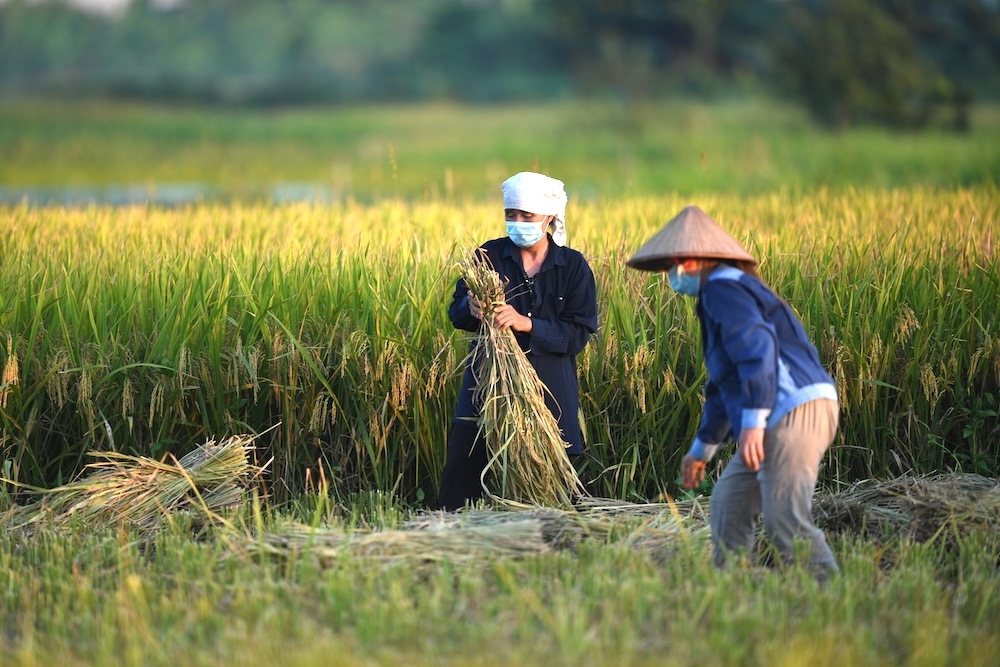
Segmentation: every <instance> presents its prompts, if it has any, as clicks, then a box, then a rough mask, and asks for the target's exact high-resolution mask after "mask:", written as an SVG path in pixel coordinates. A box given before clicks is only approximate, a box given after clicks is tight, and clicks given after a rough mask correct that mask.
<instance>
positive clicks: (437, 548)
mask: <svg viewBox="0 0 1000 667" xmlns="http://www.w3.org/2000/svg"><path fill="white" fill-rule="evenodd" d="M612 504H613V505H614V507H615V510H614V512H606V511H596V512H591V511H589V510H584V511H577V510H562V509H558V508H554V507H532V508H527V509H520V508H517V507H511V508H510V509H503V508H500V509H476V510H474V509H468V510H464V511H462V512H427V513H418V514H415V515H414V516H412V517H411V518H410V519H408V520H407V521H405V522H404V523H403V525H402V526H400V528H399V529H398V530H353V531H348V530H346V529H343V528H337V527H332V526H327V525H321V526H313V527H311V526H307V525H304V524H301V523H285V524H282V525H279V526H278V527H276V528H274V529H272V530H268V531H266V532H264V533H262V534H259V535H257V536H251V535H246V536H244V537H243V538H242V539H238V540H237V539H233V540H230V545H231V549H232V551H231V553H232V554H233V555H234V556H244V555H253V556H268V557H274V558H289V559H295V558H300V557H307V558H313V559H315V560H317V561H318V562H320V563H321V564H325V565H329V564H332V563H333V562H334V561H336V560H337V559H340V558H344V557H350V556H353V557H360V558H366V559H371V560H373V561H378V562H401V561H410V562H412V561H419V562H429V561H452V562H455V561H468V560H476V561H478V560H483V559H488V558H522V557H525V556H532V555H536V554H541V553H547V552H550V551H555V550H571V551H575V550H576V548H577V547H578V545H580V544H581V543H582V542H585V541H589V542H595V543H599V544H608V545H611V544H620V545H621V546H623V547H625V548H628V549H632V550H635V551H637V552H644V553H647V554H649V555H650V556H651V557H653V558H656V559H666V558H668V557H670V555H672V554H673V553H674V552H675V550H676V549H677V548H678V547H680V546H681V545H690V544H692V541H693V540H695V539H696V538H697V539H698V540H700V541H699V542H696V543H700V544H705V545H707V544H708V539H707V535H708V524H707V522H706V521H705V520H704V518H703V516H702V512H701V511H700V509H699V508H698V507H697V506H690V507H684V506H678V505H673V504H669V505H668V504H660V505H658V506H657V505H652V504H651V505H642V506H639V505H631V504H629V503H623V502H613V501H607V503H606V505H605V506H604V509H608V508H610V507H611V506H612ZM633 510H635V511H633Z"/></svg>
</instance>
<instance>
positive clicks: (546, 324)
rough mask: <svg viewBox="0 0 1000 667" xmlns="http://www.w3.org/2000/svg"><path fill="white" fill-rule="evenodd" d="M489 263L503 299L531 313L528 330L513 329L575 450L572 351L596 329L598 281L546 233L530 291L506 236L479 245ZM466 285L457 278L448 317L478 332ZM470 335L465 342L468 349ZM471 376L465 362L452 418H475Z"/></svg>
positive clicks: (575, 386) (517, 254)
mask: <svg viewBox="0 0 1000 667" xmlns="http://www.w3.org/2000/svg"><path fill="white" fill-rule="evenodd" d="M480 247H481V248H482V250H484V251H485V252H486V255H487V256H488V257H489V259H490V262H491V263H492V264H493V268H495V269H496V271H497V273H499V274H500V276H501V278H503V279H506V281H507V283H506V284H507V286H506V288H505V290H504V291H505V293H506V300H507V303H509V304H511V305H512V306H514V309H515V310H516V311H517V312H519V313H520V314H522V315H527V316H528V317H530V318H531V331H530V332H529V333H520V332H514V337H515V338H516V339H517V342H518V344H519V345H520V346H521V349H522V350H524V352H525V354H526V355H527V358H528V361H529V362H530V363H531V365H532V366H533V367H534V369H535V371H536V372H537V373H538V378H539V379H540V380H541V381H542V383H544V384H545V386H546V387H547V388H548V392H547V394H546V396H545V403H546V405H548V407H549V409H550V410H551V411H552V414H553V415H555V417H556V419H557V420H558V422H559V428H560V429H561V431H562V436H563V439H564V440H565V441H566V442H567V443H569V448H568V449H567V452H568V453H570V454H579V453H581V451H582V450H583V438H582V436H581V433H580V422H579V419H578V413H579V404H580V395H579V394H580V389H579V383H578V380H577V376H576V355H577V354H579V353H580V352H581V351H582V350H583V348H584V346H586V344H587V341H589V340H590V336H591V335H592V334H593V333H594V332H595V331H597V286H596V284H595V281H594V274H593V272H592V271H591V270H590V265H588V264H587V260H586V259H585V258H584V256H583V255H582V254H581V253H580V252H578V251H576V250H573V249H571V248H566V247H563V246H559V245H556V244H555V243H554V242H553V241H552V237H551V236H550V237H549V251H548V254H547V255H546V256H545V260H544V261H543V262H542V267H541V269H540V270H539V271H538V273H537V274H535V279H534V290H532V289H531V288H530V287H529V285H528V284H527V282H526V276H525V274H524V265H523V264H522V262H521V253H520V252H519V250H518V247H517V246H516V245H514V242H513V241H511V240H510V239H509V238H508V237H506V236H505V237H503V238H499V239H494V240H492V241H487V242H486V243H484V244H482V246H480ZM468 289H469V288H468V286H467V285H466V283H465V280H464V279H462V278H459V280H458V282H457V283H456V284H455V293H454V295H453V296H452V301H451V305H450V306H449V307H448V316H449V317H450V318H451V322H452V324H454V325H455V328H457V329H464V330H465V331H478V330H479V327H480V326H482V322H481V321H480V320H478V319H476V318H475V317H473V316H472V314H471V313H470V312H469V297H468V294H467V292H468ZM473 345H475V340H473V341H472V343H470V346H469V351H470V352H471V351H472V346H473ZM475 386H476V383H475V380H474V378H473V375H472V369H471V367H469V366H468V365H466V369H465V375H464V376H463V378H462V389H461V391H460V392H459V396H458V406H457V407H456V409H455V420H464V419H468V418H478V416H479V409H478V407H477V406H476V405H474V402H473V392H474V390H475Z"/></svg>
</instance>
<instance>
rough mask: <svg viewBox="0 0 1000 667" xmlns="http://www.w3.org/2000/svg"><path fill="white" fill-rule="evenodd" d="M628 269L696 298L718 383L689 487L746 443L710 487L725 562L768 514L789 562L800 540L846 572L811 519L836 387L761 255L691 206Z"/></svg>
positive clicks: (718, 558) (712, 381)
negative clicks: (724, 448)
mask: <svg viewBox="0 0 1000 667" xmlns="http://www.w3.org/2000/svg"><path fill="white" fill-rule="evenodd" d="M627 263H628V265H629V266H631V267H633V268H636V269H640V270H643V271H665V272H666V274H667V277H668V279H669V280H670V286H671V287H672V288H673V289H674V290H675V291H676V292H678V293H679V294H683V295H686V296H691V297H696V298H697V299H698V304H697V308H696V312H697V315H698V320H699V322H700V324H701V341H702V350H703V354H704V356H705V364H706V366H707V369H708V382H707V383H706V384H705V403H704V408H703V413H702V417H701V422H700V425H699V427H698V432H697V436H696V437H695V439H694V442H693V443H692V444H691V448H690V450H689V451H688V453H687V454H686V455H685V456H684V459H683V463H682V468H683V478H684V487H685V488H687V489H691V488H693V487H696V486H698V485H700V484H701V482H702V481H703V480H704V479H705V465H706V463H707V462H708V461H709V460H710V459H711V458H712V456H713V455H714V454H715V452H716V451H717V450H718V449H719V447H720V446H721V445H722V444H723V443H724V442H725V441H726V440H727V439H729V438H732V439H734V440H736V441H737V443H738V450H737V455H736V456H734V457H733V458H732V459H731V460H730V461H729V463H728V465H727V466H726V468H725V470H724V471H723V473H722V476H721V477H720V478H719V480H718V482H716V484H715V487H714V488H713V490H712V498H711V505H710V507H711V510H710V521H711V527H712V542H713V544H714V547H715V562H716V564H717V565H719V566H722V565H723V564H724V563H725V561H726V559H727V558H729V557H731V556H732V555H734V554H737V553H740V552H743V553H749V552H750V550H751V546H752V544H753V535H754V524H755V523H756V520H757V517H758V516H759V515H761V514H763V517H764V529H765V533H766V534H767V536H768V537H769V539H771V540H772V542H773V543H774V545H775V546H776V547H777V550H778V553H779V554H780V556H781V558H782V559H783V560H784V561H785V562H786V563H789V562H791V560H792V558H793V556H794V554H795V549H794V541H795V540H796V539H805V540H807V541H809V542H810V543H811V547H812V550H811V556H810V567H811V569H812V571H813V573H814V574H815V576H817V577H818V578H820V579H825V578H826V577H828V576H829V575H831V574H833V573H835V572H838V571H839V570H838V567H837V563H836V560H835V559H834V556H833V553H832V552H831V551H830V547H829V545H828V544H827V541H826V538H825V536H824V535H823V532H822V531H820V530H819V529H818V528H816V526H815V524H814V523H813V519H812V498H813V494H814V492H815V490H816V479H817V475H818V469H819V463H820V461H821V459H822V458H823V455H824V454H825V453H826V450H827V449H828V448H829V447H830V444H831V443H832V442H833V438H834V434H835V433H836V431H837V426H838V419H839V408H838V403H837V391H836V387H835V385H834V382H833V379H832V378H831V377H830V375H829V374H828V373H827V372H826V370H825V369H824V368H823V365H822V364H821V363H820V359H819V354H818V353H817V351H816V348H815V347H814V346H813V344H812V343H811V342H810V341H809V339H808V337H807V335H806V332H805V330H804V329H803V327H802V324H801V323H800V322H799V321H798V319H797V318H796V317H795V314H794V313H793V312H792V309H791V308H790V307H789V306H788V304H787V303H785V301H784V300H782V299H781V298H780V297H778V296H777V295H775V294H774V292H772V291H771V289H770V288H768V286H767V285H765V284H764V283H763V282H762V281H761V279H760V277H759V276H758V274H757V269H756V266H757V262H756V260H755V259H754V258H753V256H752V255H751V254H750V253H749V252H747V251H746V249H744V248H743V246H742V245H740V243H739V242H738V241H737V240H736V239H734V238H733V237H732V236H730V235H729V234H727V233H726V232H725V231H724V230H723V229H722V227H720V226H719V225H718V224H717V223H716V222H715V221H714V220H712V219H711V218H710V217H709V216H708V215H707V214H706V213H705V212H704V211H702V210H701V209H700V208H698V207H697V206H688V207H686V208H685V209H684V210H682V211H681V212H680V214H678V215H677V217H675V218H674V219H673V220H671V221H670V222H669V223H667V225H666V226H665V227H664V228H663V229H661V230H660V231H659V232H658V233H657V234H656V235H655V236H653V237H652V238H651V239H650V240H649V241H647V242H646V243H645V244H644V245H643V246H642V247H641V248H639V250H638V251H637V252H636V253H635V255H634V256H633V257H632V258H631V259H629V260H628V262H627Z"/></svg>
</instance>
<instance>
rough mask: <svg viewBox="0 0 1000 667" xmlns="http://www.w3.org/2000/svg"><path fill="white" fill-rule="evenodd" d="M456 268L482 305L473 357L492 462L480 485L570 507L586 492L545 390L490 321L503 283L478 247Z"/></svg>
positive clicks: (528, 501) (498, 495) (509, 334)
mask: <svg viewBox="0 0 1000 667" xmlns="http://www.w3.org/2000/svg"><path fill="white" fill-rule="evenodd" d="M459 267H460V269H461V271H462V273H463V276H464V278H465V282H466V283H467V284H468V286H469V289H471V290H472V292H473V293H474V294H475V295H476V298H477V299H479V301H480V303H482V304H483V326H482V327H480V329H479V333H478V340H477V341H476V345H475V346H474V348H473V352H472V359H471V363H472V370H473V373H474V375H475V378H476V389H475V402H476V404H477V405H479V406H481V412H480V417H479V428H480V431H481V432H482V433H483V436H484V440H485V442H486V451H487V454H488V461H489V463H488V465H487V466H486V470H485V471H484V472H483V478H482V482H483V488H484V489H485V490H486V492H487V493H488V494H489V495H490V497H491V498H493V499H494V500H496V501H499V502H502V503H508V504H520V505H527V506H539V505H541V506H561V507H569V506H570V505H571V504H572V500H573V498H574V497H576V496H579V495H582V493H583V483H582V482H581V481H580V478H579V477H578V476H577V474H576V470H575V469H574V468H573V466H572V464H571V463H570V461H569V456H567V455H566V447H568V445H567V443H566V442H564V441H563V438H562V434H561V432H560V430H559V424H558V422H557V421H556V418H555V416H553V414H552V412H551V411H550V410H549V409H548V407H547V406H546V405H545V393H546V392H547V391H548V390H547V389H546V387H545V385H544V384H543V383H542V381H541V380H539V379H538V374H537V373H536V372H535V369H534V368H533V367H532V365H531V363H530V362H529V361H528V358H527V356H525V354H524V352H523V351H522V350H521V348H520V346H519V345H518V344H517V340H516V339H515V338H514V332H513V330H511V329H509V328H507V329H502V330H501V329H498V328H496V327H495V326H493V325H492V315H493V311H494V308H495V307H496V306H498V305H501V304H503V303H504V301H505V297H504V287H505V285H504V282H503V281H502V280H501V278H500V275H499V274H498V273H497V272H496V271H495V270H494V269H493V266H492V264H491V263H490V261H489V258H488V257H487V256H486V254H485V253H483V252H481V251H477V252H475V253H471V254H469V255H468V256H467V258H466V259H464V260H463V261H462V262H460V263H459ZM491 486H493V487H495V488H490V487H491Z"/></svg>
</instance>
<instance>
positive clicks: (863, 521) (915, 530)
mask: <svg viewBox="0 0 1000 667" xmlns="http://www.w3.org/2000/svg"><path fill="white" fill-rule="evenodd" d="M813 516H814V518H815V520H816V525H817V526H819V527H820V528H822V529H824V530H828V531H831V532H838V533H848V534H857V535H863V536H865V537H872V538H876V539H879V540H883V541H885V540H888V539H892V538H897V537H906V538H910V539H914V540H917V541H920V542H925V541H928V540H931V539H935V538H941V539H944V540H945V542H946V543H947V544H949V545H950V544H952V543H953V541H954V537H955V536H956V535H957V534H959V533H963V532H967V531H968V530H969V529H972V528H985V529H987V530H1000V482H998V481H997V480H996V479H993V478H991V477H983V476H981V475H975V474H968V473H942V474H936V475H930V476H925V477H921V476H912V475H904V476H902V477H898V478H896V479H890V480H881V481H879V480H867V481H863V482H858V483H857V484H854V485H853V486H851V487H850V488H848V489H846V490H844V491H841V492H839V493H835V494H832V495H821V494H817V495H816V498H815V499H814V500H813Z"/></svg>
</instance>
